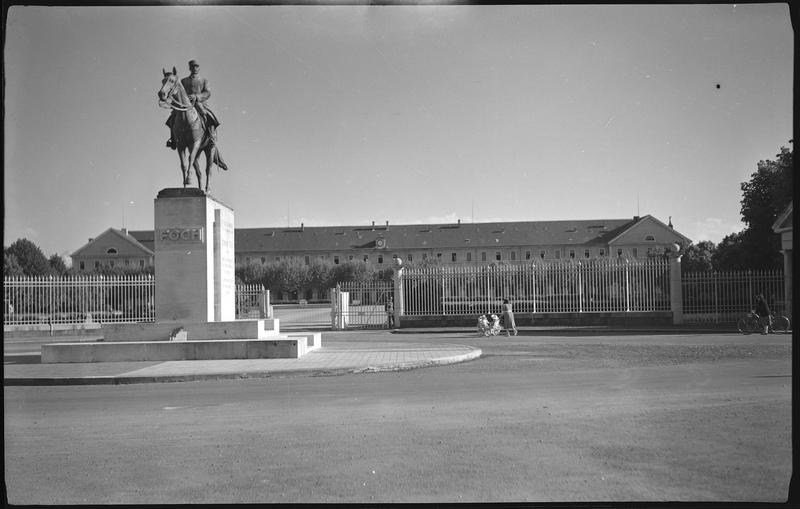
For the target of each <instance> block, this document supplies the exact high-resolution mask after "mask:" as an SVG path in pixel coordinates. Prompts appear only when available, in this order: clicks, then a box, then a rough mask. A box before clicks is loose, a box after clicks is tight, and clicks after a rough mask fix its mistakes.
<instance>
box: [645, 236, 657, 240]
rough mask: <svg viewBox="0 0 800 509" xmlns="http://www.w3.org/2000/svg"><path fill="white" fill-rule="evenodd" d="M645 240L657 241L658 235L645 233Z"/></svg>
mask: <svg viewBox="0 0 800 509" xmlns="http://www.w3.org/2000/svg"><path fill="white" fill-rule="evenodd" d="M644 241H645V242H655V241H656V237H655V235H645V236H644Z"/></svg>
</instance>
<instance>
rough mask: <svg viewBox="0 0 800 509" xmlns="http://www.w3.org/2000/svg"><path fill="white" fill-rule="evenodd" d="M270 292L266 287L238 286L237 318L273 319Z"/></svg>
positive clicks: (255, 285)
mask: <svg viewBox="0 0 800 509" xmlns="http://www.w3.org/2000/svg"><path fill="white" fill-rule="evenodd" d="M270 309H271V307H270V292H269V290H267V289H265V288H264V285H258V284H243V285H236V318H237V319H246V318H249V319H258V318H272V316H271V312H270Z"/></svg>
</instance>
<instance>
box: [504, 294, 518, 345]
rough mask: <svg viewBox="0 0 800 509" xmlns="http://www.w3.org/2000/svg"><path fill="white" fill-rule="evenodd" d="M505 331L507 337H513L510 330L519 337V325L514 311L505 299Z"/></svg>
mask: <svg viewBox="0 0 800 509" xmlns="http://www.w3.org/2000/svg"><path fill="white" fill-rule="evenodd" d="M503 329H505V331H506V336H511V333H510V332H509V330H512V331H514V335H515V336H516V335H517V324H516V323H515V322H514V311H513V310H512V309H511V304H510V303H509V302H508V299H503Z"/></svg>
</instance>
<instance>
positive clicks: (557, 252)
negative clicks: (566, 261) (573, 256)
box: [555, 248, 561, 260]
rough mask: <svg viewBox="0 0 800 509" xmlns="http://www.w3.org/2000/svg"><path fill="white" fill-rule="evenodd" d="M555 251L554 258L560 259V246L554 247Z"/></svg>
mask: <svg viewBox="0 0 800 509" xmlns="http://www.w3.org/2000/svg"><path fill="white" fill-rule="evenodd" d="M555 253H556V260H560V259H561V248H558V249H556V251H555Z"/></svg>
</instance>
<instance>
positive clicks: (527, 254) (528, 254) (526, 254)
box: [525, 251, 531, 260]
mask: <svg viewBox="0 0 800 509" xmlns="http://www.w3.org/2000/svg"><path fill="white" fill-rule="evenodd" d="M525 259H526V260H530V259H531V252H530V251H525Z"/></svg>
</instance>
